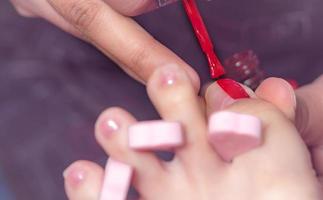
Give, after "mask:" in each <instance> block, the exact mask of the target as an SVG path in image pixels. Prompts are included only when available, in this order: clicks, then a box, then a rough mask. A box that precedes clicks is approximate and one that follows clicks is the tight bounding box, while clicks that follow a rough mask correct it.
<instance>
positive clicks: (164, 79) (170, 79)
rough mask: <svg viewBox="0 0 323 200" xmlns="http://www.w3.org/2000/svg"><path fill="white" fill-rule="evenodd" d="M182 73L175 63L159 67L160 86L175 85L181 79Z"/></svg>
mask: <svg viewBox="0 0 323 200" xmlns="http://www.w3.org/2000/svg"><path fill="white" fill-rule="evenodd" d="M183 73H185V72H182V71H181V70H180V69H179V67H178V66H177V65H173V64H171V65H167V66H164V67H162V68H161V74H160V76H161V77H160V84H161V85H162V86H172V85H175V84H176V83H177V82H178V81H179V80H180V79H183Z"/></svg>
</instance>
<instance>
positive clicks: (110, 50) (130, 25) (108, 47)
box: [48, 0, 199, 89]
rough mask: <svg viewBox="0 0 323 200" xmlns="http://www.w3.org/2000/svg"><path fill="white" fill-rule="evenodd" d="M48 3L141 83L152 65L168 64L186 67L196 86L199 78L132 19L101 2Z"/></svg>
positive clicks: (57, 0) (54, 0)
mask: <svg viewBox="0 0 323 200" xmlns="http://www.w3.org/2000/svg"><path fill="white" fill-rule="evenodd" d="M48 2H50V4H51V5H52V6H53V7H54V8H55V9H56V10H57V11H58V12H59V13H60V14H61V15H62V16H63V17H64V18H65V19H66V20H67V21H69V22H70V23H71V24H72V25H73V26H74V27H76V28H77V29H78V30H79V31H81V32H82V33H83V35H84V36H85V37H86V38H88V40H89V41H91V42H92V43H93V44H94V45H95V46H96V47H97V48H98V49H100V50H101V51H102V52H103V53H105V54H106V55H108V56H109V57H110V58H111V59H113V60H114V61H116V62H117V63H118V64H120V65H121V67H122V68H123V69H124V70H125V71H126V72H131V74H132V75H133V76H135V77H137V78H138V79H139V80H141V81H142V82H146V81H147V80H148V78H149V77H150V75H151V74H152V73H153V71H154V70H155V69H156V68H159V67H163V66H165V65H167V64H169V63H171V64H177V65H178V66H180V67H182V68H183V69H184V70H186V71H187V72H188V74H189V76H190V78H191V80H192V82H193V84H194V86H195V87H196V89H198V88H199V78H198V76H197V74H196V72H195V71H194V70H193V69H192V68H191V67H190V66H188V65H187V64H186V63H185V62H184V61H183V60H181V59H180V58H179V57H177V56H176V55H175V54H174V53H173V52H171V51H170V50H169V49H167V48H166V47H165V46H163V45H162V44H160V43H159V42H158V41H157V40H155V39H154V38H153V37H151V36H150V35H149V34H148V33H147V32H146V31H145V30H144V29H143V28H141V27H140V26H139V25H138V24H137V23H136V22H134V21H133V20H132V19H130V18H126V17H124V16H122V15H121V14H119V13H117V12H116V11H114V10H113V9H112V8H111V7H110V6H108V5H107V4H106V3H104V2H103V1H101V0H48Z"/></svg>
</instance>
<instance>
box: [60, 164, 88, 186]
mask: <svg viewBox="0 0 323 200" xmlns="http://www.w3.org/2000/svg"><path fill="white" fill-rule="evenodd" d="M63 177H64V179H65V180H66V181H67V183H68V184H69V185H70V186H72V187H77V186H79V185H80V184H81V183H82V182H83V181H84V180H85V178H86V171H85V170H84V169H82V168H81V167H80V166H75V165H71V166H70V167H68V168H67V169H66V170H65V171H64V172H63Z"/></svg>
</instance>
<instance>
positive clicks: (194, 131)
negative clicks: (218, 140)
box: [147, 65, 219, 167]
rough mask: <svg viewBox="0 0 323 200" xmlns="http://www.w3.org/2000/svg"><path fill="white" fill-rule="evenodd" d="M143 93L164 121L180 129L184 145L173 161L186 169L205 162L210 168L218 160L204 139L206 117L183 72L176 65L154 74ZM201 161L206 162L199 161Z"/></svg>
mask: <svg viewBox="0 0 323 200" xmlns="http://www.w3.org/2000/svg"><path fill="white" fill-rule="evenodd" d="M147 91H148V94H149V97H150V99H151V101H152V103H153V104H154V105H155V108H156V109H157V110H158V112H159V114H160V115H161V117H162V118H163V119H164V120H167V121H176V122H179V123H181V124H182V126H183V130H184V132H185V145H184V146H183V147H182V148H179V149H177V150H176V158H179V159H180V160H181V161H182V162H184V163H185V166H186V167H189V165H190V164H193V165H194V164H197V163H199V164H201V163H203V162H206V160H207V162H212V164H214V161H216V160H219V158H218V157H217V155H215V154H214V153H213V152H212V148H211V147H210V145H209V144H208V142H207V139H206V131H207V126H206V118H205V116H206V115H205V112H204V110H203V109H202V107H201V99H200V98H199V97H198V95H197V93H196V91H195V90H194V87H193V85H192V84H191V81H190V79H189V77H188V75H187V74H186V72H185V71H183V70H181V69H180V68H179V67H177V66H176V65H168V66H164V67H163V68H160V69H158V70H156V71H155V72H154V74H153V75H152V76H151V77H150V80H149V81H148V84H147ZM205 157H208V159H203V158H205ZM201 160H203V161H201ZM209 164H210V163H208V165H209Z"/></svg>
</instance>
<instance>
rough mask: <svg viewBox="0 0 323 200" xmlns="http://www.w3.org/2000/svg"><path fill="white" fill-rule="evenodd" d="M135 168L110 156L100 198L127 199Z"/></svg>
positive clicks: (102, 199)
mask: <svg viewBox="0 0 323 200" xmlns="http://www.w3.org/2000/svg"><path fill="white" fill-rule="evenodd" d="M132 173H133V169H132V167H131V166H129V165H126V164H124V163H121V162H118V161H116V160H114V159H112V158H109V160H108V163H107V165H106V169H105V177H104V183H103V187H102V190H101V194H100V200H106V199H115V200H124V199H126V196H127V193H128V190H129V187H130V182H131V178H132Z"/></svg>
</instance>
